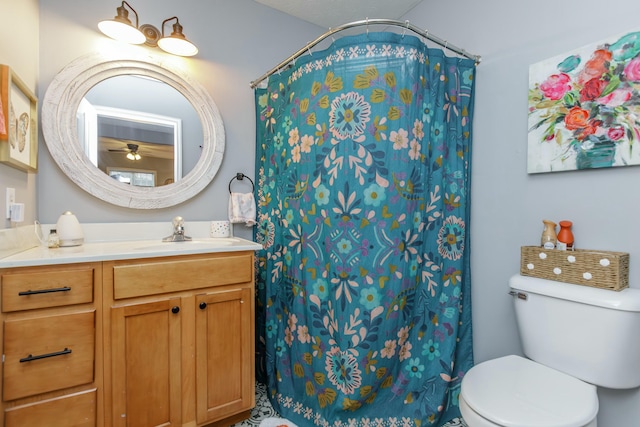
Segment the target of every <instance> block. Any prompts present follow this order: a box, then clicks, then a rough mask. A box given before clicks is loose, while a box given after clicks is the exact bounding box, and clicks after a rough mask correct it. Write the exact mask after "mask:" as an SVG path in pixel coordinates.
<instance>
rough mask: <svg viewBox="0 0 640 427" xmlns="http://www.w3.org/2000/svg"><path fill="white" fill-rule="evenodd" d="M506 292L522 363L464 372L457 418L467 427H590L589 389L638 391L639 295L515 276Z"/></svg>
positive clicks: (593, 411) (593, 396)
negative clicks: (515, 322) (507, 292)
mask: <svg viewBox="0 0 640 427" xmlns="http://www.w3.org/2000/svg"><path fill="white" fill-rule="evenodd" d="M509 287H510V288H511V292H510V294H511V295H513V302H514V306H515V312H516V321H517V323H518V331H519V332H520V339H521V341H522V348H523V351H524V354H525V356H526V357H521V356H516V355H509V356H505V357H501V358H498V359H493V360H488V361H486V362H483V363H480V364H478V365H476V366H474V367H473V368H471V369H470V370H469V371H468V372H467V373H466V375H465V376H464V378H463V379H462V387H461V392H460V412H461V414H462V418H463V419H464V420H465V422H466V424H467V425H468V426H469V427H597V420H596V417H597V415H598V396H597V393H596V390H597V389H596V386H598V387H606V388H614V389H629V388H635V387H638V386H640V340H638V339H637V335H638V330H640V290H638V289H629V288H627V289H623V290H622V291H611V290H605V289H598V288H593V287H589V286H581V285H573V284H568V283H562V282H556V281H551V280H545V279H539V278H534V277H525V276H520V275H515V276H513V277H512V278H511V279H510V280H509Z"/></svg>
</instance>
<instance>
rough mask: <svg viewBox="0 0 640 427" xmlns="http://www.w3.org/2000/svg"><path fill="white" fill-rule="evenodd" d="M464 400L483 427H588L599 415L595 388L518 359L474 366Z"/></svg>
mask: <svg viewBox="0 0 640 427" xmlns="http://www.w3.org/2000/svg"><path fill="white" fill-rule="evenodd" d="M461 400H462V401H463V402H461V406H462V403H464V404H465V405H466V406H468V409H471V410H472V411H473V412H475V414H476V415H479V417H481V418H482V419H485V420H486V421H488V423H486V424H485V425H492V423H493V425H496V426H503V427H550V426H553V427H584V426H587V425H589V423H591V422H592V421H594V420H595V418H596V415H597V414H598V396H597V394H596V387H595V386H593V385H591V384H587V383H585V382H583V381H580V380H578V379H577V378H574V377H572V376H570V375H567V374H565V373H562V372H560V371H556V370H554V369H551V368H548V367H546V366H543V365H541V364H539V363H536V362H533V361H531V360H529V359H525V358H523V357H520V356H505V357H501V358H499V359H494V360H489V361H487V362H484V363H480V364H478V365H476V366H474V367H473V368H472V369H470V370H469V372H467V374H466V375H465V376H464V378H463V380H462V388H461ZM463 416H464V414H463ZM471 425H473V424H471ZM480 425H482V424H480Z"/></svg>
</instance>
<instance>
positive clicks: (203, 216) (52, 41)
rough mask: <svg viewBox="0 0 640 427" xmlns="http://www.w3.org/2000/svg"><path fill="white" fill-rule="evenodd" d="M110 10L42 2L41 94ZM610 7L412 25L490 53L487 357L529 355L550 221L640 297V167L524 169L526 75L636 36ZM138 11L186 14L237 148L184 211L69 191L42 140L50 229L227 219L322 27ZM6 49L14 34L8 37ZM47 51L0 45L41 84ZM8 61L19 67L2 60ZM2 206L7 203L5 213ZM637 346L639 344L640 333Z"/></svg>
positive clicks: (611, 395)
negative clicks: (524, 313)
mask: <svg viewBox="0 0 640 427" xmlns="http://www.w3.org/2000/svg"><path fill="white" fill-rule="evenodd" d="M112 3H113V4H111V3H110V2H104V1H101V0H90V1H89V0H83V1H81V0H65V1H61V0H41V1H40V8H41V14H40V21H41V22H40V42H39V52H40V55H39V61H40V68H39V71H40V79H39V83H38V88H39V90H38V92H39V97H40V98H42V96H43V95H44V90H45V89H46V87H47V85H48V84H49V82H50V81H51V79H52V78H53V76H54V75H55V74H56V73H57V72H58V70H60V69H61V68H62V67H63V66H64V65H65V64H66V63H68V62H69V61H71V60H72V59H74V58H76V57H78V56H80V55H83V54H85V53H88V52H91V51H93V50H95V49H98V48H101V47H106V46H113V43H112V42H110V41H109V40H107V39H106V38H104V37H103V36H101V35H100V34H99V33H98V32H97V29H96V24H97V22H98V21H99V20H101V19H104V18H106V17H112V16H113V15H114V14H115V7H116V6H117V5H118V4H119V3H120V2H115V1H114V2H112ZM17 4H20V5H21V6H22V5H25V7H27V8H28V7H31V8H32V9H33V7H34V5H36V4H37V2H36V1H35V0H30V1H28V2H26V1H20V2H12V3H11V6H9V2H8V0H0V10H1V11H2V13H3V14H4V12H5V11H7V10H11V13H14V12H13V11H14V10H16V9H14V8H15V7H16V5H17ZM606 6H608V8H606ZM606 6H603V4H602V3H601V2H597V1H595V0H583V1H580V2H579V1H577V0H565V1H562V2H560V1H551V0H542V1H537V2H523V1H508V0H485V1H482V2H477V1H472V0H458V1H456V2H454V3H452V2H449V1H444V0H425V2H424V3H423V4H421V5H419V6H418V7H416V8H415V9H414V10H412V11H411V12H410V13H409V14H407V15H406V17H404V18H405V19H409V20H411V22H412V23H413V24H415V25H418V26H421V27H422V28H427V29H429V30H430V31H431V32H433V33H434V34H436V35H438V36H440V37H442V38H445V39H449V40H451V42H452V43H455V44H457V45H458V46H461V47H464V48H465V49H467V50H468V51H470V52H474V53H478V54H481V55H482V57H483V61H482V64H481V65H480V66H479V67H478V74H477V92H476V110H475V121H474V155H473V212H472V236H471V237H472V244H471V248H472V254H473V255H472V277H473V310H474V335H475V344H474V348H475V354H476V360H477V361H483V360H486V359H490V358H494V357H497V356H501V355H504V354H508V353H519V352H520V351H521V348H520V345H519V342H518V335H517V331H516V326H515V318H514V314H513V310H512V308H511V304H510V300H509V298H508V297H507V296H506V291H507V281H508V279H509V277H510V276H511V275H512V274H514V273H516V272H517V271H518V267H519V248H520V246H522V245H531V244H536V243H537V242H538V241H539V238H540V233H541V231H542V222H541V221H542V219H545V218H548V219H552V220H556V221H557V220H560V219H571V220H573V221H574V233H575V235H576V245H577V247H580V248H589V249H603V250H607V249H608V250H620V251H626V252H629V253H630V254H631V271H630V274H631V283H632V285H631V286H632V287H640V284H639V283H638V280H637V279H636V276H637V275H638V274H639V273H638V270H639V268H640V267H637V263H638V258H637V254H638V253H639V249H640V240H638V239H637V238H636V236H639V235H640V222H638V221H637V220H636V216H637V214H636V211H637V208H638V202H637V201H636V198H635V197H634V196H635V191H634V190H635V188H634V183H635V182H636V180H638V178H640V176H639V175H640V168H638V167H627V168H615V169H609V170H597V171H580V172H564V173H555V174H542V175H527V173H526V165H527V163H526V144H527V114H526V111H527V85H528V67H529V65H530V64H532V63H535V62H537V61H540V60H542V59H545V58H548V57H550V56H554V55H556V54H559V53H563V52H567V51H569V50H571V49H573V48H575V47H579V46H582V45H584V44H587V43H590V42H594V41H597V40H600V39H602V38H604V37H609V36H611V35H614V34H617V33H620V32H623V31H626V30H630V29H634V28H636V29H637V28H639V26H638V24H637V17H638V16H640V3H639V2H637V1H635V0H621V1H618V2H615V3H611V4H607V5H606ZM134 7H136V9H137V10H138V12H139V13H140V16H141V22H143V23H151V24H153V25H156V26H158V25H159V24H160V22H161V21H162V20H163V19H165V18H167V17H169V16H173V14H177V15H179V16H180V19H181V23H182V24H183V25H184V31H185V34H186V36H187V37H188V38H190V39H192V40H193V41H194V42H195V43H197V44H198V46H199V47H200V54H199V55H198V56H197V57H196V58H194V59H189V60H186V61H188V62H189V63H190V64H191V67H192V69H193V70H194V74H195V75H196V76H197V77H198V79H199V81H200V82H201V83H202V84H203V85H204V86H205V87H206V88H207V89H208V90H209V92H210V93H211V94H212V96H213V97H214V99H215V100H216V103H217V105H218V108H219V109H220V112H221V114H222V116H223V119H224V121H225V126H226V132H227V150H226V154H225V160H224V161H223V164H222V167H221V169H220V173H219V177H218V178H216V179H215V180H214V182H213V183H212V184H211V185H210V186H209V187H208V188H207V189H206V190H205V191H204V192H203V193H202V194H201V195H200V196H198V197H196V198H195V199H194V200H193V201H190V202H187V203H184V204H183V205H180V206H177V207H175V208H169V209H163V210H160V211H135V210H129V209H124V208H117V207H113V206H110V205H108V204H106V203H103V202H101V201H99V200H97V199H95V198H93V197H92V196H90V195H88V194H86V193H85V192H84V191H82V190H80V189H79V188H77V187H76V186H75V185H73V183H71V182H69V180H68V179H67V178H66V177H65V176H64V175H63V174H62V173H61V172H60V171H59V169H58V168H57V166H56V165H55V164H54V162H53V160H52V159H51V157H50V156H49V154H48V152H47V150H46V147H45V146H44V145H43V143H42V141H41V146H40V159H39V162H40V172H39V174H38V175H37V188H38V192H37V193H38V194H37V202H38V209H37V217H38V218H39V219H40V220H41V221H42V222H45V223H46V222H55V220H56V219H57V217H58V215H59V214H60V213H61V212H62V211H64V210H66V209H71V210H73V211H75V212H76V214H77V215H78V217H79V219H80V220H81V221H83V222H103V221H104V222H125V221H169V220H170V219H171V218H172V217H173V216H174V215H177V214H180V215H182V216H184V217H185V218H186V219H187V220H208V219H219V218H224V217H225V216H226V214H225V212H226V206H227V197H228V196H227V183H228V181H229V179H230V178H231V176H233V174H234V173H235V172H236V171H241V172H244V173H247V174H249V175H250V176H253V161H254V137H255V132H254V124H255V120H254V117H253V94H252V91H251V90H250V89H249V87H248V82H249V81H250V80H252V79H254V78H255V77H257V76H258V75H261V74H262V72H263V71H265V70H267V69H269V68H271V66H273V65H274V64H275V63H277V62H278V61H280V60H281V59H283V58H285V57H286V56H288V55H289V54H290V53H292V52H293V51H295V50H297V49H298V48H300V47H301V46H303V45H304V44H305V43H306V42H307V41H308V40H312V39H314V38H315V37H316V36H317V35H319V34H320V33H321V32H322V31H323V30H324V29H322V28H319V27H315V26H313V25H310V24H307V23H304V22H302V21H299V20H296V19H294V18H290V17H287V16H286V15H283V14H280V13H278V12H274V11H272V10H270V9H268V8H265V7H262V6H261V5H259V4H257V3H255V2H253V1H251V0H233V1H231V0H209V1H207V2H200V1H197V0H185V1H182V2H175V1H170V0H159V1H152V0H137V1H136V2H135V5H134ZM15 13H18V12H15ZM3 16H4V15H3ZM24 16H27V19H28V20H29V21H28V22H29V25H24V22H21V23H20V25H18V24H16V25H15V28H14V30H15V29H23V30H24V31H22V32H23V33H25V35H26V37H33V33H32V32H30V31H34V30H35V31H36V34H37V28H35V29H34V28H33V27H37V25H33V20H36V17H35V16H34V14H33V12H32V11H29V10H28V11H27V12H24V13H23V12H20V13H19V14H18V15H17V18H23V17H24ZM8 21H14V22H16V20H13V19H9V20H8ZM17 22H20V21H17ZM5 28H7V27H5ZM0 31H1V30H0ZM5 34H6V33H5ZM10 39H14V38H9V37H0V40H10ZM27 40H28V39H27ZM0 43H2V42H0ZM37 46H38V45H37V43H31V42H28V41H27V42H26V44H25V46H24V47H23V48H22V49H20V51H15V50H13V51H12V50H11V49H10V48H9V47H8V46H6V45H2V44H0V54H2V60H1V61H0V62H9V63H16V64H20V65H19V66H20V68H21V70H22V73H21V75H22V76H23V79H24V80H27V81H28V83H30V84H31V85H32V86H34V87H35V82H36V81H38V80H37V72H35V71H33V70H35V69H36V67H35V66H33V64H37V61H38V56H37V54H35V55H28V56H26V57H24V56H21V55H23V54H24V51H26V52H31V53H33V51H34V50H37V48H38V47H37ZM8 51H9V52H10V56H9V59H7V60H5V59H4V58H5V53H6V52H8ZM34 56H35V58H34ZM25 62H26V64H25ZM30 67H32V68H33V69H32V70H30ZM25 74H26V75H27V76H26V77H25ZM8 169H11V168H7V167H4V166H2V165H0V181H1V182H2V185H5V182H12V183H17V184H20V185H21V186H22V187H21V188H24V190H20V191H19V196H18V199H19V200H18V201H21V200H20V195H21V194H24V195H25V197H27V198H29V195H30V194H32V195H33V194H35V190H33V186H31V188H32V189H31V190H29V187H30V186H29V184H28V181H29V177H28V176H27V175H26V174H23V173H21V172H18V171H14V170H8ZM30 176H33V175H30ZM14 185H15V184H14ZM0 189H1V190H3V187H2V188H0ZM34 197H35V196H34ZM3 201H4V197H0V205H1V204H2V203H3ZM1 224H2V223H0V226H1ZM5 226H6V225H5ZM595 339H597V337H595ZM633 339H640V331H639V336H638V337H634V338H633ZM599 395H600V404H601V408H600V414H599V423H600V425H601V426H614V425H635V424H637V422H638V421H637V420H640V391H638V390H632V391H619V392H616V391H611V390H600V393H599Z"/></svg>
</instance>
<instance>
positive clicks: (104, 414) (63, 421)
mask: <svg viewBox="0 0 640 427" xmlns="http://www.w3.org/2000/svg"><path fill="white" fill-rule="evenodd" d="M260 248H261V247H260V245H257V244H255V243H253V242H250V241H247V240H243V239H237V238H228V239H202V240H199V241H197V242H195V241H194V242H184V243H165V244H162V243H161V242H159V241H135V242H106V243H89V244H85V245H83V246H80V247H72V248H58V249H47V248H42V247H37V248H33V249H30V250H28V251H25V252H21V253H19V254H16V255H13V256H9V257H7V258H3V259H0V285H1V289H2V293H1V297H2V312H1V314H0V317H1V319H2V323H3V328H2V330H1V331H0V342H2V346H3V358H4V363H3V364H2V368H1V369H2V378H3V385H4V387H3V395H2V409H3V416H2V419H1V420H0V426H6V427H17V426H30V427H38V426H43V427H44V426H47V427H52V426H60V427H62V426H65V427H66V426H72V425H73V426H135V427H139V426H160V425H162V426H194V427H195V426H205V425H220V426H224V425H229V424H232V423H234V422H237V421H239V420H241V419H244V418H247V417H248V416H249V411H250V410H251V408H252V407H253V406H254V405H255V397H254V381H255V379H254V377H255V375H254V300H253V299H254V283H253V282H254V251H255V250H256V249H260Z"/></svg>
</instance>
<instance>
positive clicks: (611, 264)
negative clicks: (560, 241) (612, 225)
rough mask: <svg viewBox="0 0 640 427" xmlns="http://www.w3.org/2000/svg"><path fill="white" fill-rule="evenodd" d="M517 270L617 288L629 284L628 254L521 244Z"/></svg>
mask: <svg viewBox="0 0 640 427" xmlns="http://www.w3.org/2000/svg"><path fill="white" fill-rule="evenodd" d="M520 274H522V275H523V276H532V277H539V278H542V279H549V280H556V281H558V282H566V283H574V284H576V285H585V286H591V287H594V288H600V289H610V290H613V291H619V290H622V289H624V288H627V287H629V254H628V253H624V252H610V251H593V250H586V249H576V250H574V251H559V250H556V249H550V250H549V249H544V248H542V247H539V246H523V247H522V252H521V257H520Z"/></svg>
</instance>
